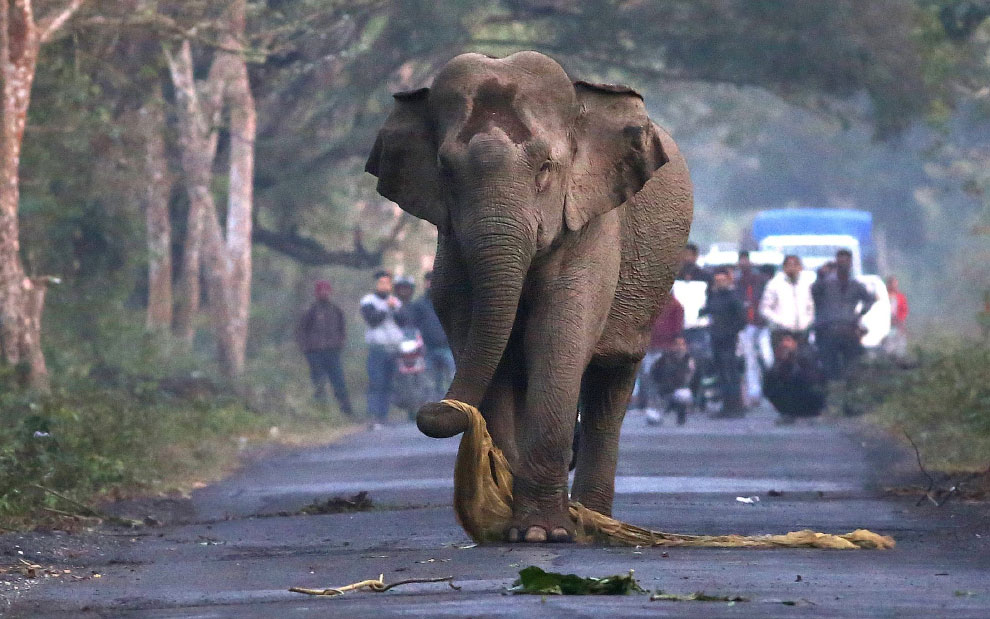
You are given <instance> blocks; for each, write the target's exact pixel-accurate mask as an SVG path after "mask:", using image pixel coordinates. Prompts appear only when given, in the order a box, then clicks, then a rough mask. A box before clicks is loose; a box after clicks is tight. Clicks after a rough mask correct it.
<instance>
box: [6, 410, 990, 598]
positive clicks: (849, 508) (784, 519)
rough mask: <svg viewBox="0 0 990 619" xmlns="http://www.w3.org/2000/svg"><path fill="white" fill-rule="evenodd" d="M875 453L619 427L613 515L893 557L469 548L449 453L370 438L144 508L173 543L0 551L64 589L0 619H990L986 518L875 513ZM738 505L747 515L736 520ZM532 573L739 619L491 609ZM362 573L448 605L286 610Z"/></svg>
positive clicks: (737, 433) (896, 452) (810, 441)
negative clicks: (363, 507)
mask: <svg viewBox="0 0 990 619" xmlns="http://www.w3.org/2000/svg"><path fill="white" fill-rule="evenodd" d="M892 444H893V441H892V440H891V439H890V438H889V437H885V436H883V435H881V434H879V433H877V432H875V431H871V430H869V429H868V428H866V427H864V426H862V425H860V424H857V423H855V422H846V421H836V420H823V421H819V422H817V423H814V424H811V425H796V426H787V427H779V426H775V425H773V415H772V414H771V413H769V412H767V411H763V412H759V413H756V414H752V415H750V416H749V417H747V418H746V419H744V420H739V421H716V420H709V419H699V418H690V419H689V420H688V424H687V425H686V426H684V427H681V428H678V427H674V426H673V425H672V424H670V423H669V422H668V423H667V424H666V425H664V426H663V427H659V428H652V427H647V426H646V425H645V424H644V421H643V419H642V417H635V416H634V417H630V418H629V419H628V420H627V422H626V424H625V427H624V429H623V441H622V454H621V458H620V462H619V473H618V479H617V492H618V493H617V498H616V508H615V512H616V515H617V517H619V518H622V519H624V520H626V521H628V522H631V523H635V524H639V525H643V526H648V527H650V528H654V529H659V530H666V531H674V532H683V533H703V534H719V533H740V534H762V533H784V532H787V531H792V530H798V529H804V528H811V529H817V530H821V531H827V532H839V533H843V532H847V531H850V530H853V529H856V528H860V527H863V528H868V529H872V530H874V531H876V532H879V533H884V534H888V535H892V536H893V537H894V538H895V539H896V540H897V544H898V545H897V548H896V549H895V550H891V551H821V550H804V549H799V550H743V549H731V550H726V549H670V550H667V551H663V550H661V549H650V548H644V549H635V548H589V547H576V546H571V545H538V546H529V545H495V546H487V547H477V546H472V545H471V544H470V540H469V539H468V538H467V537H466V535H465V534H464V532H463V531H462V530H461V529H460V527H459V526H458V525H457V523H456V522H455V520H454V515H453V511H452V508H451V491H452V486H451V478H452V471H453V462H454V454H455V451H456V447H457V442H456V439H448V440H442V441H441V440H434V439H428V438H426V437H423V436H421V435H419V434H418V433H417V432H416V430H415V428H414V427H413V426H412V425H405V426H400V427H397V428H391V429H388V430H386V431H383V432H374V433H372V432H366V433H361V434H357V435H354V436H351V437H348V438H347V439H345V440H343V441H341V442H340V443H338V444H336V445H330V446H326V447H320V448H312V449H303V450H298V451H292V452H283V453H279V454H274V455H269V456H268V457H265V458H263V459H259V460H257V461H255V462H253V463H251V464H249V465H247V466H246V467H245V468H244V469H243V470H241V471H240V472H239V473H237V474H235V475H234V476H232V477H231V478H229V479H227V480H226V481H224V482H222V483H219V484H216V485H215V486H211V487H208V488H204V489H203V490H201V491H199V492H197V493H196V494H194V496H193V498H192V500H191V501H186V502H181V501H180V502H174V501H173V502H163V503H162V504H159V505H157V506H156V509H164V510H165V511H167V512H169V513H170V517H171V518H173V519H177V520H179V521H180V522H177V523H173V524H166V525H163V526H153V527H142V528H140V529H135V530H126V529H113V528H109V529H103V530H100V531H96V532H92V533H86V534H76V535H68V534H64V533H62V534H57V533H47V534H29V535H28V534H25V535H13V534H9V535H6V536H2V537H0V561H3V562H5V563H8V564H9V563H11V562H13V561H14V560H15V559H16V558H19V557H25V558H27V559H29V560H30V561H33V562H36V563H38V564H41V565H44V566H55V567H57V568H58V569H60V570H61V569H71V570H72V572H71V574H63V575H62V576H60V577H57V578H56V577H48V578H36V579H34V580H28V579H25V578H21V577H16V576H12V575H5V576H0V597H2V598H3V600H2V601H0V614H6V615H7V616H24V617H35V616H64V617H111V616H112V617H121V616H123V617H127V616H134V617H309V616H321V617H322V616H335V615H341V616H378V617H383V616H393V615H396V616H397V615H426V616H474V617H477V616H534V615H539V616H543V615H546V616H569V617H579V616H589V617H591V616H603V615H609V616H636V615H649V616H658V615H659V616H668V615H670V616H699V617H701V616H703V617H711V616H747V617H749V616H787V617H790V616H833V617H834V616H848V617H864V616H883V617H890V616H898V617H901V616H923V617H944V616H958V617H988V616H990V515H988V510H987V506H986V505H985V504H984V505H982V506H981V505H965V504H961V503H959V504H953V503H951V502H950V503H949V504H947V505H944V506H943V507H940V508H936V507H935V506H933V505H931V504H928V503H926V504H923V505H921V506H917V505H916V499H914V498H909V497H892V496H888V495H887V494H886V493H884V492H883V491H882V488H883V487H884V486H888V485H897V484H902V483H907V482H909V481H911V477H912V476H914V475H916V470H915V467H914V464H913V461H912V459H911V457H910V454H907V453H905V452H904V451H903V450H902V449H901V448H899V447H892V446H891V445H892ZM361 490H366V491H368V492H369V493H370V495H371V497H372V499H373V500H374V502H375V504H376V508H375V509H374V510H372V511H366V512H360V513H349V514H333V515H318V516H308V515H284V514H283V515H277V514H278V513H279V512H296V511H298V510H299V509H300V508H301V507H302V506H304V505H306V504H308V503H310V502H312V501H313V500H314V499H326V498H328V497H330V496H333V495H345V494H352V493H355V492H357V491H361ZM771 490H776V491H778V492H779V493H781V494H780V495H779V496H771V495H770V494H769V491H771ZM739 496H744V497H748V496H758V497H759V499H760V500H759V502H758V503H756V504H755V505H747V504H744V503H741V502H738V501H737V500H736V497H739ZM126 508H127V506H122V507H121V509H126ZM146 508H148V506H147V505H138V506H130V509H132V510H135V509H137V510H140V509H146ZM131 515H132V516H142V515H143V514H141V513H132V514H131ZM159 517H161V516H159ZM19 552H22V553H24V554H23V555H20V554H18V553H19ZM528 565H538V566H540V567H542V568H544V569H547V570H554V571H563V572H575V573H578V574H580V575H583V576H604V575H609V574H615V573H624V572H627V571H628V570H630V569H634V570H635V575H636V578H637V579H638V580H639V581H640V583H641V584H642V585H643V586H644V587H645V588H647V589H651V590H663V591H665V592H672V593H683V594H689V593H692V592H695V591H705V592H707V593H709V594H713V595H727V596H742V597H745V598H747V599H748V601H744V602H736V603H735V604H734V605H730V604H727V603H725V602H667V601H650V600H649V596H646V595H632V596H625V597H562V596H549V597H545V598H544V597H539V596H521V595H508V594H506V593H505V589H506V587H507V586H509V585H510V584H511V583H512V581H513V579H514V578H515V576H516V573H517V572H518V570H519V569H521V568H522V567H525V566H528ZM379 573H384V574H385V580H386V582H391V581H394V580H398V579H405V578H418V577H441V576H454V578H455V582H456V584H457V586H458V587H459V588H460V589H459V590H454V589H452V588H450V587H448V586H447V585H446V584H416V585H408V586H405V587H400V588H396V589H393V590H392V591H389V592H386V593H370V592H352V593H348V594H346V595H344V596H341V597H339V598H327V597H309V596H304V595H300V594H295V593H290V592H288V588H289V587H292V586H303V587H318V588H323V587H328V586H340V585H344V584H347V583H351V582H355V581H358V580H363V579H367V578H374V577H377V576H378V574H379ZM96 574H98V575H99V577H98V578H97V577H95V575H96Z"/></svg>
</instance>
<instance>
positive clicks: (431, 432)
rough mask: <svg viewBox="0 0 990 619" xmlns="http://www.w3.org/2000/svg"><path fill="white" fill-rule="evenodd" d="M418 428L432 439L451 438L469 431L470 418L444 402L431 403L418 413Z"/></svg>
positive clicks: (421, 408)
mask: <svg viewBox="0 0 990 619" xmlns="http://www.w3.org/2000/svg"><path fill="white" fill-rule="evenodd" d="M416 427H417V428H419V431H420V432H422V433H423V434H425V435H426V436H429V437H432V438H450V437H451V436H454V435H456V434H460V433H462V432H464V431H465V430H467V427H468V416H467V414H466V413H465V412H464V411H460V410H457V409H456V408H454V407H453V406H449V405H447V404H444V403H443V402H429V403H427V404H424V405H423V406H422V407H420V409H419V412H418V413H416Z"/></svg>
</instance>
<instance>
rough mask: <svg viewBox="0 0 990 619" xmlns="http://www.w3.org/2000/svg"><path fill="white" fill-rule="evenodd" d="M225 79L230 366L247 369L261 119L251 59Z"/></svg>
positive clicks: (237, 370) (239, 59)
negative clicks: (257, 140)
mask: <svg viewBox="0 0 990 619" xmlns="http://www.w3.org/2000/svg"><path fill="white" fill-rule="evenodd" d="M239 4H240V5H241V8H240V16H239V21H240V24H239V26H238V27H239V29H240V30H239V34H240V35H242V36H243V34H244V24H243V10H244V7H243V2H240V3H239ZM233 69H234V70H233V71H232V75H231V77H230V81H229V82H228V84H227V92H228V95H229V105H230V179H229V183H228V185H229V190H228V195H227V247H226V249H227V256H226V257H227V260H226V264H225V266H226V267H227V270H228V273H227V275H228V280H229V286H228V291H227V302H228V306H229V312H228V316H227V318H228V320H229V322H228V323H227V329H228V339H229V341H230V347H229V351H228V355H229V361H230V364H231V366H232V371H233V373H234V374H235V375H239V374H241V373H242V372H243V371H244V362H245V354H246V350H247V335H248V318H249V315H250V309H251V227H252V221H253V215H252V211H253V206H254V142H255V136H256V134H257V128H258V121H257V112H256V110H255V104H254V97H253V96H252V94H251V84H250V81H249V80H248V70H247V64H246V63H245V62H244V57H243V56H238V57H237V58H236V61H235V63H234V67H233Z"/></svg>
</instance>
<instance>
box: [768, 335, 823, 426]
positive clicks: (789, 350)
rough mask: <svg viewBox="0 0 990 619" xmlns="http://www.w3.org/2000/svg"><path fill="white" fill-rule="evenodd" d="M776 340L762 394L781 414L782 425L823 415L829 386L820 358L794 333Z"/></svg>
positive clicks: (777, 336)
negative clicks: (802, 418) (771, 364)
mask: <svg viewBox="0 0 990 619" xmlns="http://www.w3.org/2000/svg"><path fill="white" fill-rule="evenodd" d="M775 339H776V343H775V346H774V363H773V367H771V368H770V369H769V370H767V372H766V373H765V374H764V376H763V394H764V395H765V396H766V398H767V400H769V401H770V403H771V404H773V407H774V408H776V409H777V412H778V413H780V423H782V424H790V423H794V421H795V420H796V419H797V418H799V417H815V416H817V415H819V414H821V412H822V409H823V408H825V401H826V397H827V387H826V382H825V376H824V375H823V373H822V371H821V364H820V363H819V362H818V359H817V358H816V357H815V355H814V354H812V351H811V350H810V349H809V347H808V346H807V345H802V344H801V342H798V340H797V338H796V337H794V335H793V334H792V333H788V332H786V331H781V332H778V334H777V335H776V336H775Z"/></svg>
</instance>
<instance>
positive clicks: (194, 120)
mask: <svg viewBox="0 0 990 619" xmlns="http://www.w3.org/2000/svg"><path fill="white" fill-rule="evenodd" d="M166 57H167V59H168V65H169V72H170V74H171V76H172V84H173V86H174V87H175V96H176V99H177V102H178V106H177V107H178V117H179V148H180V150H181V157H180V159H181V161H182V172H183V180H184V183H185V186H186V194H187V195H188V197H189V214H188V216H187V218H186V238H185V241H184V243H183V250H182V274H181V279H180V283H179V290H180V299H179V307H178V311H177V312H176V316H175V332H176V335H178V337H179V338H180V339H181V340H182V341H184V342H186V344H187V345H191V344H192V340H193V336H195V334H196V324H195V320H196V315H197V314H198V313H199V299H200V287H199V283H200V271H201V263H202V259H201V252H202V249H203V243H204V230H205V225H206V224H205V219H206V215H207V213H209V212H211V211H215V210H216V207H215V206H214V203H213V194H212V193H211V191H210V183H212V181H213V172H212V170H213V159H214V157H215V156H216V150H217V132H216V127H217V125H218V124H219V114H220V109H219V108H220V106H219V101H218V100H219V94H218V93H219V92H222V90H221V89H220V87H219V86H217V83H218V82H220V81H221V80H220V78H219V75H218V74H217V72H216V71H214V70H213V69H211V70H210V76H209V77H208V78H207V82H208V86H209V87H210V90H209V92H208V93H207V96H206V97H205V99H206V101H205V102H204V101H203V99H202V98H201V97H200V96H199V93H198V92H197V91H196V82H195V79H194V78H193V58H192V46H191V45H190V43H189V41H183V42H182V45H181V47H180V48H179V51H178V53H176V54H174V55H173V54H171V53H166ZM214 65H216V63H214Z"/></svg>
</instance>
